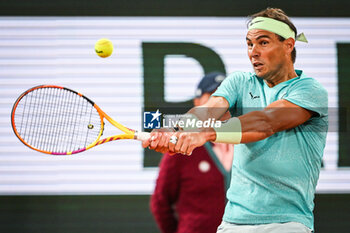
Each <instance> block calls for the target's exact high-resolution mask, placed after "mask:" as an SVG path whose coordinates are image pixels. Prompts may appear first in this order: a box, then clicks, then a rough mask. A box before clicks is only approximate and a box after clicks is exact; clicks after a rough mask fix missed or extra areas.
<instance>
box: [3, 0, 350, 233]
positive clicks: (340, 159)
mask: <svg viewBox="0 0 350 233" xmlns="http://www.w3.org/2000/svg"><path fill="white" fill-rule="evenodd" d="M266 7H278V8H282V9H283V10H284V11H285V12H286V13H287V14H288V15H289V16H290V17H291V19H292V21H293V23H294V24H295V25H296V27H297V29H298V32H299V33H300V32H304V33H305V35H306V36H307V38H308V40H309V43H308V44H303V43H297V44H296V49H297V59H296V64H295V67H296V68H297V69H302V70H304V71H305V73H306V74H308V75H309V76H311V77H314V78H316V79H317V80H318V81H320V82H321V83H322V84H323V85H324V86H325V88H326V89H327V91H328V94H329V113H330V128H329V134H328V137H327V145H326V149H325V153H324V160H323V167H322V171H321V174H320V179H319V183H318V186H317V194H316V197H315V211H314V213H315V232H317V233H318V232H320V233H322V232H349V231H350V222H349V221H348V220H349V219H350V133H349V132H350V126H349V125H350V123H349V122H350V121H349V120H350V117H349V116H350V112H349V108H350V96H349V90H350V79H349V76H350V13H349V11H348V9H349V7H350V3H349V2H348V1H345V0H343V1H332V2H329V1H320V0H318V1H316V0H310V1H307V2H306V1H301V0H295V1H292V2H287V1H257V0H252V1H249V2H248V1H246V2H242V1H232V0H221V1H213V0H204V1H203V0H202V1H199V0H192V1H185V0H178V1H176V2H175V1H155V0H149V1H142V0H136V1H121V0H117V1H110V0H100V1H98V2H96V1H92V0H88V1H82V0H80V1H77V0H74V1H73V0H69V1H68V0H61V1H60V2H56V1H52V2H51V1H41V0H31V1H20V0H11V1H0V51H1V53H0V231H1V232H84V233H87V232H128V233H129V232H130V233H131V232H158V230H157V227H156V224H155V222H154V221H153V218H152V216H151V214H150V211H149V197H150V194H151V193H152V191H153V188H154V183H155V179H156V176H157V174H158V167H157V166H158V162H159V159H160V155H159V154H157V153H153V152H150V151H144V150H143V148H142V147H141V145H140V143H139V142H135V141H118V142H111V143H109V144H104V145H103V146H101V147H95V148H93V149H91V150H89V151H87V152H84V153H81V154H77V155H72V156H48V155H45V154H41V153H38V152H35V151H32V150H30V149H29V148H27V147H25V146H24V145H23V144H22V143H20V141H19V140H18V139H17V138H16V137H15V135H14V133H13V132H12V128H11V119H10V114H11V110H12V105H13V103H14V102H15V101H16V98H17V97H18V96H19V95H20V94H21V93H22V92H24V91H25V90H27V89H29V88H30V87H32V86H35V85H40V84H57V85H60V86H65V87H68V88H71V89H73V90H76V91H79V92H81V93H83V94H84V95H86V96H87V97H89V98H91V99H92V100H93V101H95V102H96V103H97V104H98V105H99V106H100V107H101V108H102V109H103V110H104V111H105V112H106V113H107V114H109V115H110V116H111V117H113V118H114V119H115V120H117V121H119V122H121V123H122V124H124V125H126V126H127V127H130V128H134V129H142V128H143V111H144V108H145V107H146V108H154V107H155V108H157V107H161V106H165V105H171V106H175V107H176V106H183V107H189V104H190V100H191V99H192V98H193V97H194V92H193V90H194V89H195V86H196V85H197V83H198V82H199V80H200V78H201V77H202V76H203V75H204V73H206V72H210V71H222V72H224V73H231V72H233V71H237V70H240V71H250V70H252V69H251V65H250V63H249V60H248V58H247V54H246V43H245V36H246V22H247V18H246V16H247V15H250V14H253V13H256V12H257V11H260V10H262V9H264V8H266ZM100 38H109V39H110V40H111V41H112V42H113V44H114V52H113V54H112V56H111V57H109V58H104V59H103V58H100V57H98V56H97V55H96V54H95V51H94V44H95V42H96V41H97V40H98V39H100ZM107 128H108V127H107ZM114 133H115V131H114V130H113V127H112V130H106V131H105V132H104V135H105V136H107V135H112V134H114Z"/></svg>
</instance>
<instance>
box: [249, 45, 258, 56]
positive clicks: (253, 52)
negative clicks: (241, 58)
mask: <svg viewBox="0 0 350 233" xmlns="http://www.w3.org/2000/svg"><path fill="white" fill-rule="evenodd" d="M249 55H250V57H259V56H260V50H259V48H258V47H257V46H256V45H253V46H252V47H251V48H250V51H249Z"/></svg>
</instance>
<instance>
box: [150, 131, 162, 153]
mask: <svg viewBox="0 0 350 233" xmlns="http://www.w3.org/2000/svg"><path fill="white" fill-rule="evenodd" d="M151 139H152V140H151V143H150V145H149V147H150V149H153V150H154V149H156V148H157V145H158V143H159V139H160V133H158V132H153V133H151Z"/></svg>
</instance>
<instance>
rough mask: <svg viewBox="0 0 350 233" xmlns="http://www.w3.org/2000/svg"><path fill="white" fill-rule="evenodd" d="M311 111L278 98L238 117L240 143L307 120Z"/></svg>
mask: <svg viewBox="0 0 350 233" xmlns="http://www.w3.org/2000/svg"><path fill="white" fill-rule="evenodd" d="M312 115H313V112H311V111H309V110H307V109H304V108H302V107H300V106H298V105H295V104H293V103H291V102H289V101H287V100H278V101H275V102H273V103H272V104H270V105H269V106H267V107H266V108H265V109H264V110H262V111H254V112H250V113H247V114H244V115H242V116H240V117H238V118H239V120H240V121H241V126H242V140H241V142H242V143H249V142H255V141H259V140H263V139H265V138H267V137H270V136H271V135H273V134H274V133H277V132H280V131H283V130H287V129H291V128H294V127H296V126H298V125H301V124H303V123H304V122H306V121H307V120H309V119H310V118H311V117H312Z"/></svg>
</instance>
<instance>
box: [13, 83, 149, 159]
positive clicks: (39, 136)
mask: <svg viewBox="0 0 350 233" xmlns="http://www.w3.org/2000/svg"><path fill="white" fill-rule="evenodd" d="M104 119H107V121H109V122H110V123H111V124H112V125H114V126H115V127H117V128H118V129H120V130H121V131H122V132H124V134H119V135H115V136H111V137H107V138H104V139H100V138H101V136H102V133H103V130H104V126H105V123H104ZM11 123H12V128H13V131H14V132H15V134H16V136H17V137H18V138H19V140H21V142H23V143H24V145H26V146H28V147H29V148H31V149H33V150H36V151H39V152H42V153H46V154H52V155H70V154H76V153H79V152H83V151H86V150H88V149H90V148H92V147H94V146H97V145H101V144H103V143H106V142H111V141H115V140H120V139H136V140H140V141H142V140H147V139H149V133H146V132H137V131H135V130H132V129H129V128H127V127H125V126H123V125H122V124H120V123H118V122H117V121H115V120H113V119H112V118H111V117H110V116H108V115H107V114H106V113H105V112H103V111H102V110H101V109H100V108H99V106H97V105H96V104H95V103H94V102H93V101H91V100H90V99H88V98H87V97H85V96H83V95H82V94H80V93H78V92H76V91H73V90H71V89H68V88H65V87H60V86H54V85H41V86H36V87H33V88H31V89H29V90H27V91H25V92H24V93H23V94H22V95H20V96H19V97H18V99H17V100H16V102H15V103H14V105H13V108H12V113H11Z"/></svg>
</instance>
